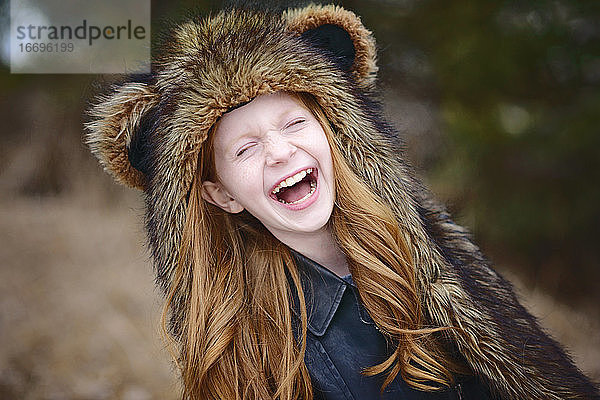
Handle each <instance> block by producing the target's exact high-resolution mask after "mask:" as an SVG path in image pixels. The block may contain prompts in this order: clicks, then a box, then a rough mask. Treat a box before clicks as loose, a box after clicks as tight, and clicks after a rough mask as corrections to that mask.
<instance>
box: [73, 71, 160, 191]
mask: <svg viewBox="0 0 600 400" xmlns="http://www.w3.org/2000/svg"><path fill="white" fill-rule="evenodd" d="M157 103H158V95H157V94H156V92H155V90H154V87H153V86H152V85H151V84H149V83H143V82H126V83H123V84H121V85H117V86H114V87H113V88H112V91H111V92H110V93H109V94H108V95H102V96H98V98H97V99H96V104H95V105H93V106H92V107H91V108H90V109H89V110H88V115H89V117H90V120H89V121H88V122H86V123H85V128H86V129H87V133H86V135H85V142H86V143H87V145H88V146H89V147H90V149H91V151H92V153H93V154H94V155H95V156H96V157H97V158H98V160H99V161H100V164H101V165H102V166H103V167H104V169H105V171H107V172H108V173H109V174H111V175H112V176H113V177H114V178H115V180H117V181H118V182H120V183H123V184H125V185H127V186H130V187H134V188H137V189H142V190H143V189H144V188H145V187H146V183H147V179H146V173H147V168H148V166H149V154H148V153H149V145H148V132H147V130H148V129H149V126H150V125H151V123H150V121H148V118H149V117H150V114H151V112H150V111H151V110H152V109H153V107H154V106H156V104H157Z"/></svg>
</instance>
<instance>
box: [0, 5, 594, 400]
mask: <svg viewBox="0 0 600 400" xmlns="http://www.w3.org/2000/svg"><path fill="white" fill-rule="evenodd" d="M338 4H341V5H344V6H345V7H347V8H349V9H351V10H353V11H355V12H356V13H357V14H359V15H361V16H362V20H363V23H364V24H365V25H366V26H367V27H368V28H369V29H371V30H372V31H373V32H374V34H375V36H376V38H377V40H378V47H379V66H380V88H381V90H382V93H383V96H384V98H385V103H386V111H387V114H388V117H389V118H390V119H391V120H392V121H393V122H394V123H395V125H396V126H397V127H398V129H399V130H400V131H401V132H402V134H403V136H404V138H405V140H406V143H407V148H408V156H409V158H410V159H411V162H412V164H413V165H414V167H415V169H416V170H417V172H418V174H419V175H420V176H421V177H422V179H423V180H424V181H425V182H426V184H427V185H428V186H429V188H430V189H431V190H432V192H433V193H434V194H435V195H436V196H437V197H438V198H439V199H440V200H442V201H443V202H445V204H447V206H448V208H449V210H450V211H451V212H452V214H453V215H454V217H455V219H456V220H457V221H458V222H459V223H461V224H462V225H465V226H466V227H468V228H469V229H470V231H471V232H472V233H473V236H474V238H475V241H476V242H477V243H478V244H479V245H480V246H481V247H482V249H483V250H484V252H485V253H486V254H487V256H488V257H489V258H490V259H491V260H492V261H493V263H494V265H496V267H497V269H498V270H499V271H501V273H503V275H505V276H506V277H507V278H509V279H510V280H511V281H512V282H513V283H514V284H515V286H516V288H517V291H518V293H519V295H520V296H521V298H522V301H523V303H524V304H525V305H526V306H527V307H528V308H529V309H530V310H531V312H533V313H534V314H535V315H536V316H537V317H538V318H540V321H541V324H542V325H543V326H544V327H545V328H546V329H547V330H548V332H550V333H551V334H552V335H553V336H554V337H555V338H556V339H558V340H559V341H560V342H561V343H563V344H565V345H566V346H567V347H568V348H569V350H570V351H571V353H572V355H573V358H574V359H575V361H576V363H577V364H578V365H579V366H580V368H581V369H582V370H584V371H585V372H586V373H587V374H588V375H589V376H590V377H592V379H594V380H595V381H596V382H600V334H599V333H598V332H600V290H599V288H598V285H599V284H600V257H599V255H598V244H597V241H598V240H599V239H600V213H599V211H598V208H599V205H600V179H599V178H600V128H599V127H600V90H599V88H600V2H593V1H577V0H569V1H567V0H538V1H532V2H517V1H497V2H488V1H472V0H453V1H442V0H387V1H386V0H361V1H358V0H355V1H343V2H338ZM220 5H221V4H220V2H214V1H213V2H199V1H185V0H180V1H171V2H168V3H167V2H162V3H161V2H158V1H153V2H152V34H153V36H154V35H156V34H158V33H159V32H160V31H161V27H162V26H164V23H165V21H168V20H181V19H182V18H183V16H185V15H186V14H188V13H189V12H190V10H195V12H208V11H210V10H211V9H218V8H219V7H220ZM8 10H9V9H8V2H7V1H6V0H4V1H2V2H0V18H2V19H1V21H2V24H1V25H2V28H1V29H2V32H3V33H2V35H3V36H2V46H3V53H2V54H4V55H6V48H5V46H6V42H7V37H6V35H7V29H8V28H7V26H6V25H7V23H8V16H9V15H10V14H9V11H8ZM114 78H115V77H113V76H98V75H66V74H65V75H17V74H10V73H9V67H8V59H7V58H6V57H3V59H2V64H1V65H0V398H2V399H124V400H145V399H175V398H177V397H178V390H179V388H178V383H177V379H176V373H175V372H174V367H173V365H172V363H171V362H170V356H169V353H168V351H167V350H166V346H165V345H164V343H163V342H162V341H161V339H160V334H159V328H158V326H159V315H160V310H161V303H162V298H161V295H160V293H159V292H158V290H156V289H155V288H154V285H153V275H152V269H151V265H150V262H149V255H148V253H147V251H146V250H145V249H144V233H143V226H142V216H143V204H142V198H141V196H140V194H139V193H137V192H135V191H133V190H129V189H126V188H124V187H121V186H118V185H116V184H114V183H113V181H112V179H111V178H110V177H108V175H106V174H105V173H103V172H102V170H101V168H100V167H99V165H98V164H97V162H96V161H95V159H93V158H92V156H91V155H90V153H89V151H88V150H87V149H86V147H85V145H84V144H83V143H82V136H81V135H82V123H83V121H84V110H85V108H86V103H87V102H88V101H89V100H90V98H91V96H92V95H93V94H94V93H96V91H97V85H98V82H101V83H102V82H105V81H110V80H111V79H114Z"/></svg>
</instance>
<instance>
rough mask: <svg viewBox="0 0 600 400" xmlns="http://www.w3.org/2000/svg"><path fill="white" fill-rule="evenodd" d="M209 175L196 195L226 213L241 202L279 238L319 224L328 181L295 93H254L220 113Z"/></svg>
mask: <svg viewBox="0 0 600 400" xmlns="http://www.w3.org/2000/svg"><path fill="white" fill-rule="evenodd" d="M214 135H215V136H214V139H213V140H214V157H215V167H216V175H217V179H216V181H217V182H209V181H205V182H203V183H202V196H203V198H204V199H206V200H207V201H209V202H211V203H213V204H215V205H217V206H219V207H220V208H222V209H223V210H225V211H227V212H230V213H238V212H241V211H242V210H244V209H246V210H248V212H250V214H252V215H253V216H254V217H255V218H257V219H258V220H259V221H260V222H261V223H262V224H263V225H264V226H265V227H266V228H267V229H268V230H269V231H270V232H271V233H273V235H274V236H275V237H277V238H278V239H279V240H281V241H282V242H284V243H285V242H286V239H289V238H292V236H293V235H295V234H297V233H312V232H316V231H319V230H323V229H326V224H327V221H328V220H329V217H330V216H331V212H332V210H333V203H334V200H335V187H334V180H333V166H332V161H331V151H330V148H329V143H328V141H327V138H326V136H325V132H324V131H323V128H322V127H321V125H320V124H319V122H318V121H317V120H316V118H315V117H314V116H313V114H312V113H311V112H310V110H308V109H307V108H306V107H305V106H304V105H303V104H302V103H301V102H300V101H299V100H297V99H296V98H295V97H293V96H291V95H289V94H287V93H283V92H278V93H273V94H269V95H261V96H258V97H256V98H255V99H254V100H252V101H251V102H250V103H248V104H246V105H244V106H242V107H239V108H237V109H235V110H233V111H230V112H228V113H226V114H224V115H223V116H222V117H221V120H220V122H219V123H218V125H217V127H216V130H215V132H214Z"/></svg>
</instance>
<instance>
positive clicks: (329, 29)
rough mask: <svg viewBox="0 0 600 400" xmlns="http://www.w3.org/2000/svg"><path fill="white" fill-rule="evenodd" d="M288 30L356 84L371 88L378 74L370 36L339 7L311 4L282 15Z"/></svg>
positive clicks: (354, 19)
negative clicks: (323, 52)
mask: <svg viewBox="0 0 600 400" xmlns="http://www.w3.org/2000/svg"><path fill="white" fill-rule="evenodd" d="M284 18H285V19H286V21H287V24H288V29H289V30H290V31H291V32H294V33H296V34H298V35H300V36H302V37H303V38H306V39H307V40H309V41H310V42H311V43H312V44H313V45H314V46H316V47H319V48H322V49H325V50H327V51H328V52H329V53H330V54H331V55H333V57H334V60H335V61H336V64H337V65H338V66H339V67H340V68H341V69H343V70H345V71H348V72H350V73H352V75H353V76H354V78H355V80H356V81H357V83H358V84H359V85H361V86H363V87H366V88H369V87H372V86H373V85H374V83H375V78H376V74H377V51H376V45H375V38H374V37H373V34H372V33H371V32H370V31H369V30H368V29H367V28H365V27H364V25H363V24H362V22H361V21H360V17H358V16H357V15H356V14H354V13H353V12H351V11H348V10H345V9H343V8H342V7H339V6H334V5H327V6H320V5H314V4H311V5H309V6H307V7H304V8H297V9H289V10H287V11H286V12H285V13H284Z"/></svg>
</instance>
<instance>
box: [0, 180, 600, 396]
mask: <svg viewBox="0 0 600 400" xmlns="http://www.w3.org/2000/svg"><path fill="white" fill-rule="evenodd" d="M141 214H142V202H141V199H140V198H139V197H138V195H137V193H133V192H131V191H126V190H123V192H119V194H118V195H117V196H115V197H113V198H112V200H110V201H106V199H105V198H103V197H102V196H101V195H99V194H97V193H95V192H94V191H88V192H87V193H86V194H82V195H78V196H70V197H47V198H37V199H36V198H23V197H21V198H12V199H2V200H0V260H1V263H2V268H1V269H0V318H1V319H0V341H1V342H0V398H1V399H74V400H75V399H77V400H78V399H81V400H83V399H122V400H147V399H167V400H168V399H175V398H177V397H178V393H179V388H178V386H177V379H176V373H175V371H174V368H173V365H172V363H171V362H170V356H169V353H168V351H167V349H166V348H165V346H164V344H163V342H162V341H161V339H160V334H159V328H158V326H159V315H160V309H161V297H160V294H159V293H158V291H157V290H156V289H155V288H154V284H153V276H152V271H151V266H150V263H149V260H148V256H147V253H146V252H145V250H144V247H143V232H142V225H141ZM510 278H511V280H513V282H515V283H516V284H517V286H519V282H518V281H516V278H514V277H512V276H511V277H510ZM520 291H521V294H522V295H523V300H524V302H525V303H526V304H527V305H528V306H529V308H530V309H531V310H532V311H533V312H534V313H535V314H536V315H537V316H539V317H540V319H541V322H542V324H543V325H544V326H545V327H546V328H547V329H548V330H549V331H550V332H551V333H552V334H553V335H554V336H555V337H556V338H557V339H558V340H559V341H561V342H562V343H564V344H566V345H567V346H568V347H569V348H570V349H571V350H572V353H573V355H574V358H575V360H576V362H577V363H578V365H579V366H580V367H581V368H582V369H583V370H584V371H586V372H587V373H588V374H589V375H590V376H592V377H593V379H595V380H597V381H598V380H600V335H598V332H599V331H600V321H599V320H598V319H594V318H592V316H590V315H589V314H586V313H584V312H582V311H576V310H573V309H570V308H568V307H566V306H564V305H561V304H559V303H556V302H555V301H554V300H552V299H551V298H550V297H548V296H546V295H545V294H544V293H542V292H539V291H536V290H533V291H531V290H530V291H524V289H523V288H521V289H520Z"/></svg>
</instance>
